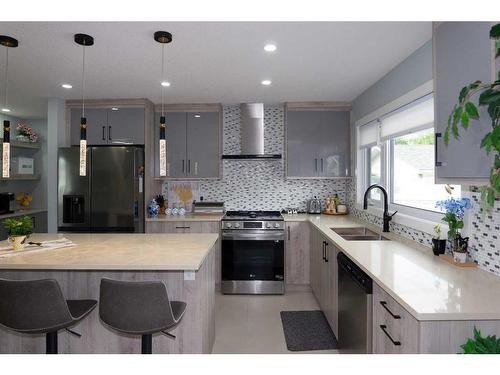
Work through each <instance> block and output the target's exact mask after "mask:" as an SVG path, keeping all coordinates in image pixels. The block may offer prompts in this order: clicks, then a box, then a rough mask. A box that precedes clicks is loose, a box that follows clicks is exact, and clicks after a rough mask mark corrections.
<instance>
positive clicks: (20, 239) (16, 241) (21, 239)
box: [9, 236, 27, 250]
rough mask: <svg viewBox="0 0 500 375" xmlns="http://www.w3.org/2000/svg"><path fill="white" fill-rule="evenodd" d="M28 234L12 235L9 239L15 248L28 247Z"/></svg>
mask: <svg viewBox="0 0 500 375" xmlns="http://www.w3.org/2000/svg"><path fill="white" fill-rule="evenodd" d="M26 237H27V236H10V237H9V241H10V242H11V243H12V248H13V249H14V250H23V249H24V248H25V247H26Z"/></svg>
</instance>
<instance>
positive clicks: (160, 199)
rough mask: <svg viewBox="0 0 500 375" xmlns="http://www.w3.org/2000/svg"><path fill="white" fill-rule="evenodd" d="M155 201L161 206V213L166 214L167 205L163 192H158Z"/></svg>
mask: <svg viewBox="0 0 500 375" xmlns="http://www.w3.org/2000/svg"><path fill="white" fill-rule="evenodd" d="M155 201H156V203H157V204H158V206H159V207H160V215H165V210H166V208H167V207H165V197H164V196H163V195H162V194H158V195H157V196H156V197H155Z"/></svg>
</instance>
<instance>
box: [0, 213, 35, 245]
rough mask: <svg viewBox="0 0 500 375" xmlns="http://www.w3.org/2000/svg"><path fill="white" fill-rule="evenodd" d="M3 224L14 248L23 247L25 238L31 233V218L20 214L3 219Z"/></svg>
mask: <svg viewBox="0 0 500 375" xmlns="http://www.w3.org/2000/svg"><path fill="white" fill-rule="evenodd" d="M3 225H4V226H5V228H6V229H7V231H8V233H9V240H10V241H11V242H12V246H13V248H14V250H22V249H24V246H25V241H26V238H27V237H28V236H29V235H30V234H31V233H33V221H32V220H31V218H30V217H29V216H22V217H20V218H9V219H5V220H4V221H3Z"/></svg>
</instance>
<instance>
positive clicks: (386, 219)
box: [363, 184, 398, 232]
mask: <svg viewBox="0 0 500 375" xmlns="http://www.w3.org/2000/svg"><path fill="white" fill-rule="evenodd" d="M374 188H377V189H379V190H380V191H381V192H382V194H383V195H384V228H383V230H382V231H383V232H389V222H390V221H391V220H392V217H393V216H394V215H396V213H397V212H398V211H396V212H394V213H393V214H392V215H389V205H388V203H387V191H386V190H385V189H384V187H383V186H380V185H378V184H373V185H371V186H370V187H369V188H368V189H366V191H365V196H364V198H363V209H364V210H366V209H367V208H368V194H369V193H370V191H371V190H372V189H374Z"/></svg>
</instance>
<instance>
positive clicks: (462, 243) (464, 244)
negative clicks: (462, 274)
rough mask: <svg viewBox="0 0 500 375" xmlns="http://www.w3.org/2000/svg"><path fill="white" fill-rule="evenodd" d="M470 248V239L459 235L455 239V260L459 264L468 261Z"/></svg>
mask: <svg viewBox="0 0 500 375" xmlns="http://www.w3.org/2000/svg"><path fill="white" fill-rule="evenodd" d="M468 247H469V237H462V236H461V235H460V234H457V235H456V236H455V238H453V260H454V261H455V262H457V263H465V262H466V261H467V248H468Z"/></svg>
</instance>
